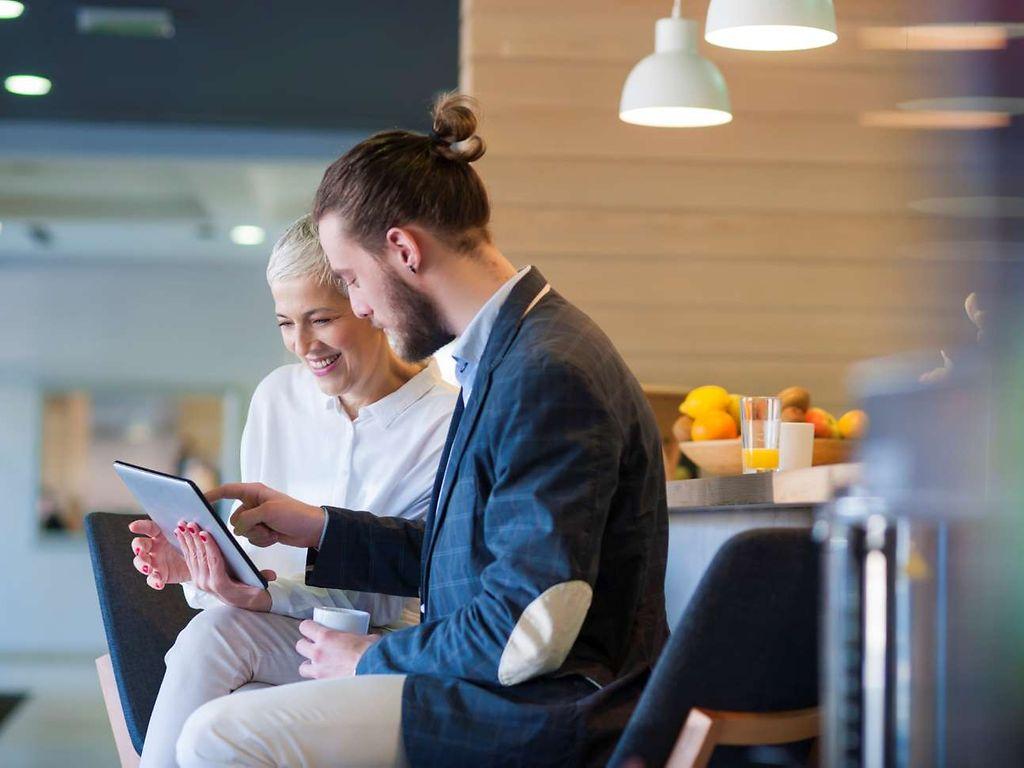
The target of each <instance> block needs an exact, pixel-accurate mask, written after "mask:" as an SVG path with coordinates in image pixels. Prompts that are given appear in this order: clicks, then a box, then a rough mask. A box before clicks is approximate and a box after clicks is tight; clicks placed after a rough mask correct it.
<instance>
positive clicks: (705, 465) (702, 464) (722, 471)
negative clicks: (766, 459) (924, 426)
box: [679, 437, 860, 475]
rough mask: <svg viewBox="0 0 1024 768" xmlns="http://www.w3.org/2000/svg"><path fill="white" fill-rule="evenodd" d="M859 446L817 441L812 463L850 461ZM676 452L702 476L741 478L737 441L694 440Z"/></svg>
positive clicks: (741, 470)
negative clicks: (680, 452) (736, 476)
mask: <svg viewBox="0 0 1024 768" xmlns="http://www.w3.org/2000/svg"><path fill="white" fill-rule="evenodd" d="M859 445H860V441H859V440H838V439H831V438H816V439H815V440H814V454H813V457H812V459H811V463H812V464H813V465H814V466H818V465H820V464H842V463H844V462H847V461H851V460H852V459H853V456H854V454H855V453H856V451H857V447H858V446H859ZM679 449H680V450H681V451H682V452H683V455H685V456H686V458H688V459H689V460H690V461H692V462H693V463H694V464H696V465H697V467H698V468H699V469H700V471H701V474H702V475H741V474H743V458H742V456H741V450H740V439H739V438H738V437H737V438H734V439H732V440H694V441H690V442H686V443H680V444H679Z"/></svg>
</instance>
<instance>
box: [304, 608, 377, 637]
mask: <svg viewBox="0 0 1024 768" xmlns="http://www.w3.org/2000/svg"><path fill="white" fill-rule="evenodd" d="M313 621H315V622H316V623H317V624H320V625H322V626H325V627H327V628H328V629H336V630H338V631H339V632H351V633H352V634H354V635H365V634H366V633H367V631H368V630H369V629H370V614H368V613H367V612H366V611H357V610H356V609H355V608H330V607H320V608H314V609H313Z"/></svg>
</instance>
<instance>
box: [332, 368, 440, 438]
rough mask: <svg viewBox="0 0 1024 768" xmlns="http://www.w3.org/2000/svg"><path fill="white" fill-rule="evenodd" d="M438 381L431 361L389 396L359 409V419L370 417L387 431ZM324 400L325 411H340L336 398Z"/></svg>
mask: <svg viewBox="0 0 1024 768" xmlns="http://www.w3.org/2000/svg"><path fill="white" fill-rule="evenodd" d="M440 381H441V372H440V370H438V367H437V361H435V360H433V359H432V360H431V361H430V363H428V364H427V367H426V368H424V369H423V370H422V371H420V372H419V373H417V374H416V375H415V376H413V377H412V378H411V379H409V380H408V381H407V382H405V384H403V385H402V386H400V387H399V388H398V389H396V390H395V391H394V392H392V393H391V394H390V395H385V396H384V397H382V398H381V399H380V400H378V401H376V402H374V403H370V404H368V405H364V406H363V407H362V408H360V409H359V418H360V419H361V418H363V417H364V416H371V417H372V418H374V419H377V420H379V421H380V423H381V425H382V426H383V427H384V429H387V428H388V427H390V426H391V425H392V424H393V423H394V421H395V419H397V418H398V417H399V416H401V415H402V413H404V412H405V410H406V409H407V408H409V406H411V405H412V404H413V403H415V402H416V401H417V400H419V399H420V398H421V397H423V396H424V395H426V394H427V393H428V392H429V391H430V390H431V389H433V388H434V387H435V386H436V385H437V384H438V383H439V382H440ZM325 398H326V402H325V404H324V407H325V408H326V409H327V410H336V411H339V412H340V411H341V403H339V402H338V398H337V397H334V396H330V395H327V396H325Z"/></svg>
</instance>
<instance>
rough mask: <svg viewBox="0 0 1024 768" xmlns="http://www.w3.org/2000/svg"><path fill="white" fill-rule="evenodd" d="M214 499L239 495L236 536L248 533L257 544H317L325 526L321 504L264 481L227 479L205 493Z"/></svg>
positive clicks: (234, 518) (263, 545) (237, 496)
mask: <svg viewBox="0 0 1024 768" xmlns="http://www.w3.org/2000/svg"><path fill="white" fill-rule="evenodd" d="M206 498H207V499H208V500H209V501H210V502H211V503H212V502H214V501H220V500H221V499H238V500H239V501H241V502H242V506H240V507H239V508H238V509H236V510H235V511H234V513H233V514H232V515H231V525H232V526H233V527H234V529H235V535H236V536H245V538H247V539H248V540H249V541H251V542H252V543H253V544H255V545H256V546H257V547H269V546H270V545H271V544H277V543H278V542H280V543H281V544H288V545H289V546H292V547H315V546H317V545H318V544H319V543H320V534H321V533H323V530H324V512H323V510H322V509H320V507H314V506H313V505H312V504H303V503H302V502H301V501H297V500H296V499H293V498H292V497H291V496H286V495H285V494H283V493H281V492H280V491H275V490H274V489H273V488H267V486H265V485H263V483H228V484H227V485H222V486H221V487H220V488H214V489H213V490H212V491H210V492H209V493H207V494H206Z"/></svg>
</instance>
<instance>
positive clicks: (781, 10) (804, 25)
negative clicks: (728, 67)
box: [704, 0, 839, 51]
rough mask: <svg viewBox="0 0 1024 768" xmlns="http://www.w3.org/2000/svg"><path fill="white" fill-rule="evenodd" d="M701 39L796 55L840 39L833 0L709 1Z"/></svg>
mask: <svg viewBox="0 0 1024 768" xmlns="http://www.w3.org/2000/svg"><path fill="white" fill-rule="evenodd" d="M704 39H705V40H707V41H708V42H709V43H711V44H712V45H718V46H721V47H723V48H739V49H742V50H746V51H799V50H804V49H807V48H821V47H823V46H826V45H831V44H832V43H834V42H835V41H836V40H838V39H839V35H837V34H836V10H835V7H834V6H833V5H832V0H711V5H710V6H708V20H707V26H706V28H705V32H704Z"/></svg>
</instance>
